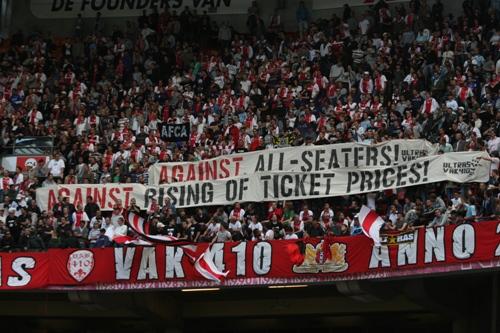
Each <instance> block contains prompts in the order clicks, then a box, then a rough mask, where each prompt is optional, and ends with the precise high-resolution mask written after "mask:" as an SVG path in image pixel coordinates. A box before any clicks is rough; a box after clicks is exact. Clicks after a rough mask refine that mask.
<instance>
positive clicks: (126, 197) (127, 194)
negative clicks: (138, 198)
mask: <svg viewBox="0 0 500 333" xmlns="http://www.w3.org/2000/svg"><path fill="white" fill-rule="evenodd" d="M122 190H123V192H125V202H124V205H125V207H128V206H129V203H130V192H132V191H133V190H134V188H133V187H124V188H122Z"/></svg>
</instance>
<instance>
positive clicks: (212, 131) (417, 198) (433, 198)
mask: <svg viewBox="0 0 500 333" xmlns="http://www.w3.org/2000/svg"><path fill="white" fill-rule="evenodd" d="M444 13H445V11H444V8H443V4H441V3H440V1H436V2H435V3H433V4H432V5H430V4H428V3H427V2H426V1H425V0H413V1H411V2H409V3H401V4H397V5H396V6H391V7H389V6H388V5H387V4H386V3H384V2H383V1H380V2H378V3H377V4H376V5H374V6H372V7H370V9H369V10H367V11H366V12H363V13H359V12H355V11H354V10H353V9H351V8H350V7H349V6H347V5H346V6H345V7H344V10H343V15H342V16H341V17H339V16H337V15H335V14H334V15H333V16H332V17H331V18H330V19H319V20H317V21H314V22H313V21H312V20H311V15H310V10H309V9H308V8H307V7H306V6H305V5H304V3H302V2H301V3H300V5H299V7H298V8H297V11H296V18H297V26H298V28H299V30H298V33H285V32H284V27H283V25H282V24H281V19H280V12H279V10H276V11H275V12H274V14H273V15H272V16H271V17H270V18H265V17H262V16H261V13H260V9H259V8H258V6H257V5H256V4H253V5H252V7H250V8H249V10H248V21H247V30H248V31H246V32H243V33H238V32H236V31H234V29H232V28H231V27H230V26H229V24H227V23H222V24H217V23H216V22H215V21H214V20H212V19H211V18H210V17H209V16H208V15H207V13H203V14H197V13H196V12H190V11H189V10H188V9H185V10H183V11H182V12H181V13H179V14H177V13H176V12H175V11H172V12H168V11H165V12H162V13H158V12H156V11H153V13H151V14H149V15H148V14H147V13H144V15H143V16H141V17H139V19H138V21H137V23H134V22H127V24H126V28H125V29H118V28H114V29H113V31H112V33H111V34H106V33H104V29H103V21H102V18H101V17H100V15H98V16H97V17H96V19H95V20H93V21H92V24H91V26H89V25H90V24H89V22H88V21H84V20H83V19H82V18H81V17H78V18H77V23H76V26H75V36H74V38H68V39H65V40H64V43H55V42H54V39H51V38H49V37H47V36H43V35H40V34H30V35H24V34H23V33H21V32H18V33H15V34H13V35H12V36H11V38H10V39H9V40H7V41H5V42H4V45H3V46H4V51H3V52H2V53H1V54H0V66H1V70H0V118H1V126H0V131H1V133H0V140H1V143H2V146H3V147H4V150H8V147H9V146H11V145H12V143H13V142H14V141H15V140H16V138H19V137H23V136H53V137H54V138H55V141H54V142H55V153H54V154H53V156H51V158H50V161H49V162H48V163H45V161H44V160H40V161H39V163H38V165H37V166H35V167H34V168H31V169H29V170H26V171H21V170H20V169H18V170H17V172H16V173H15V174H9V172H8V171H4V172H3V177H2V178H1V187H2V190H1V191H0V195H1V198H0V200H2V201H3V206H2V207H1V210H0V248H1V249H3V250H4V251H9V250H16V249H24V250H26V249H29V250H37V249H45V248H53V247H75V248H78V247H88V246H91V247H95V246H97V247H101V246H109V245H111V244H112V242H111V239H112V238H113V237H116V236H117V235H118V236H120V235H127V234H130V231H129V230H128V227H127V222H126V221H125V220H124V216H125V215H126V214H125V212H126V211H127V210H133V211H136V212H137V213H139V214H141V215H143V216H145V217H147V218H148V219H149V220H150V221H151V231H152V232H153V233H158V234H166V235H172V236H176V237H178V238H185V239H187V240H190V241H207V242H212V241H217V242H221V241H227V240H230V239H232V240H243V239H249V240H252V239H254V240H256V239H280V238H284V239H293V238H297V237H299V238H300V237H321V236H323V235H328V234H329V235H349V234H351V235H355V234H359V233H360V228H359V222H358V221H357V218H356V214H357V212H358V211H359V209H360V205H362V204H365V203H368V205H369V206H371V207H373V208H375V209H376V210H377V211H378V212H379V214H380V215H382V216H383V218H384V219H385V220H386V221H387V222H386V225H385V226H384V229H386V230H387V231H393V230H396V231H406V230H411V229H412V228H415V227H419V226H438V225H445V224H448V223H469V222H473V221H479V220H481V219H488V218H493V217H495V216H496V215H497V214H498V212H500V204H499V200H498V185H499V175H498V166H499V162H500V160H499V158H498V153H499V144H500V137H499V136H500V133H499V132H500V126H499V122H498V120H499V119H500V115H499V113H498V109H499V107H500V99H499V98H498V87H499V86H500V84H499V81H500V79H499V78H500V76H499V75H500V60H499V51H500V49H499V46H500V30H498V29H497V27H498V15H499V12H498V11H495V9H494V8H488V7H486V8H482V7H475V6H474V5H473V3H472V1H469V0H466V1H464V3H463V13H462V15H461V16H459V17H454V16H452V15H444ZM6 45H7V46H6ZM162 122H167V123H177V124H180V123H189V124H190V126H191V136H190V138H189V140H188V141H187V142H173V143H172V142H165V141H164V140H162V138H161V137H160V133H159V131H158V126H159V124H161V123H162ZM393 138H408V139H412V138H424V139H428V140H430V141H432V142H436V143H439V146H440V152H441V153H447V152H452V151H467V150H475V151H479V150H487V151H488V152H489V153H490V155H491V162H492V163H491V178H490V181H489V183H484V184H466V185H460V184H454V183H436V184H430V185H423V186H419V187H411V188H402V189H394V190H390V191H385V192H383V193H369V194H367V195H359V196H346V197H337V198H326V199H324V200H314V201H310V202H308V201H300V202H299V201H287V202H273V203H248V204H243V203H242V204H241V205H240V204H239V203H237V204H236V205H234V206H232V207H208V208H192V209H176V207H175V206H174V205H172V204H171V203H170V202H168V201H167V202H165V203H160V204H158V205H157V206H155V207H150V208H148V210H147V211H144V210H142V211H141V210H140V208H139V207H137V206H136V205H135V204H132V205H131V207H123V206H122V204H121V203H117V204H116V206H115V207H114V210H113V212H112V213H111V214H110V213H109V212H107V211H103V212H101V210H100V209H99V206H98V205H97V204H96V203H95V202H93V201H92V200H91V198H89V199H88V200H87V201H88V202H87V204H86V205H85V206H82V205H77V207H75V206H74V205H73V204H72V203H70V202H68V198H60V201H59V202H58V203H57V204H56V205H55V206H54V208H53V209H52V210H50V211H43V212H42V211H40V208H39V207H37V205H36V202H35V200H34V199H35V189H36V188H37V187H39V186H50V185H54V184H57V183H65V184H79V183H112V182H113V183H117V182H120V183H147V177H148V175H147V169H148V167H149V166H150V165H151V164H153V163H157V162H169V161H197V160H201V159H207V158H211V157H215V156H218V155H221V154H231V153H234V152H244V151H255V150H259V149H272V148H275V147H284V146H298V145H322V144H329V143H338V142H363V143H377V142H381V141H386V140H390V139H393ZM308 204H309V206H308Z"/></svg>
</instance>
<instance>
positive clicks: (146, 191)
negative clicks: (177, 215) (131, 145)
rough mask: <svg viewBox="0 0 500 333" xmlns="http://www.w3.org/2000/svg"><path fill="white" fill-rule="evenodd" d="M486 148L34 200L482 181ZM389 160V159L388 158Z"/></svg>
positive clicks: (178, 201) (247, 195) (235, 197)
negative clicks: (355, 165) (373, 163)
mask: <svg viewBox="0 0 500 333" xmlns="http://www.w3.org/2000/svg"><path fill="white" fill-rule="evenodd" d="M487 156H489V155H488V154H487V153H486V152H459V153H447V154H442V155H433V156H426V157H421V158H418V159H415V160H413V161H409V162H405V163H400V164H398V165H392V163H388V164H389V166H385V167H358V168H338V169H331V170H324V169H322V168H321V163H320V159H317V158H316V157H314V156H311V160H310V163H311V164H312V166H311V169H310V170H308V171H306V172H279V171H275V172H265V171H264V172H260V173H254V174H252V175H248V176H239V177H233V178H230V179H218V180H214V181H190V182H182V183H172V184H166V185H159V186H144V185H141V184H105V185H99V184H96V185H88V184H77V185H59V186H53V187H46V188H39V189H37V192H36V200H37V204H38V205H39V207H40V208H41V209H42V210H47V209H51V208H52V207H53V205H54V204H55V203H56V202H57V198H58V196H69V197H70V202H73V203H74V204H75V205H76V204H77V203H85V202H86V198H87V196H89V195H90V196H93V198H94V200H96V202H97V203H98V204H99V205H100V206H101V207H102V209H103V210H110V209H112V207H113V205H114V204H115V203H116V202H117V200H121V201H122V204H123V205H125V206H127V205H128V204H129V203H130V200H131V199H132V198H134V199H135V200H136V202H137V204H138V205H139V206H140V207H142V208H143V209H145V208H147V207H148V206H149V205H150V204H151V202H152V200H153V199H155V200H157V202H159V203H163V202H164V200H165V198H170V200H171V202H172V203H174V204H175V205H176V207H178V208H182V207H194V206H212V205H228V204H232V203H234V202H263V201H274V200H296V199H313V198H322V197H334V196H344V195H351V194H359V193H367V192H375V191H382V190H387V189H393V188H401V187H407V186H415V185H421V184H427V183H435V182H440V181H451V182H457V183H467V182H486V181H488V179H489V170H490V163H491V162H489V161H486V160H484V159H481V157H487ZM389 162H390V161H389Z"/></svg>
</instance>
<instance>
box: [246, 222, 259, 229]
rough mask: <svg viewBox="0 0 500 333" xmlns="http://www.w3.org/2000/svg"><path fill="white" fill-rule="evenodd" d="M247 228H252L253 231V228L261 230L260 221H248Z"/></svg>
mask: <svg viewBox="0 0 500 333" xmlns="http://www.w3.org/2000/svg"><path fill="white" fill-rule="evenodd" d="M248 228H249V229H250V230H252V231H254V230H255V229H258V230H260V231H262V223H260V222H257V223H254V222H253V221H252V222H250V223H249V224H248Z"/></svg>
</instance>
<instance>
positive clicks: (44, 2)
mask: <svg viewBox="0 0 500 333" xmlns="http://www.w3.org/2000/svg"><path fill="white" fill-rule="evenodd" d="M30 3H31V12H32V13H33V15H35V16H36V17H38V18H42V19H55V18H75V17H76V16H77V15H78V14H81V15H82V17H92V18H94V17H96V15H97V13H98V12H100V13H101V15H102V17H127V16H141V15H142V11H144V10H146V11H147V13H148V14H149V13H151V11H152V10H153V9H157V10H158V12H160V13H161V12H163V11H164V10H167V9H168V10H176V11H177V13H180V12H182V10H184V8H185V7H188V8H189V9H191V10H196V11H197V12H198V13H199V14H202V13H203V12H204V11H207V12H208V13H209V14H246V13H247V9H248V8H249V7H250V6H251V1H250V0H31V1H30Z"/></svg>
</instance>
